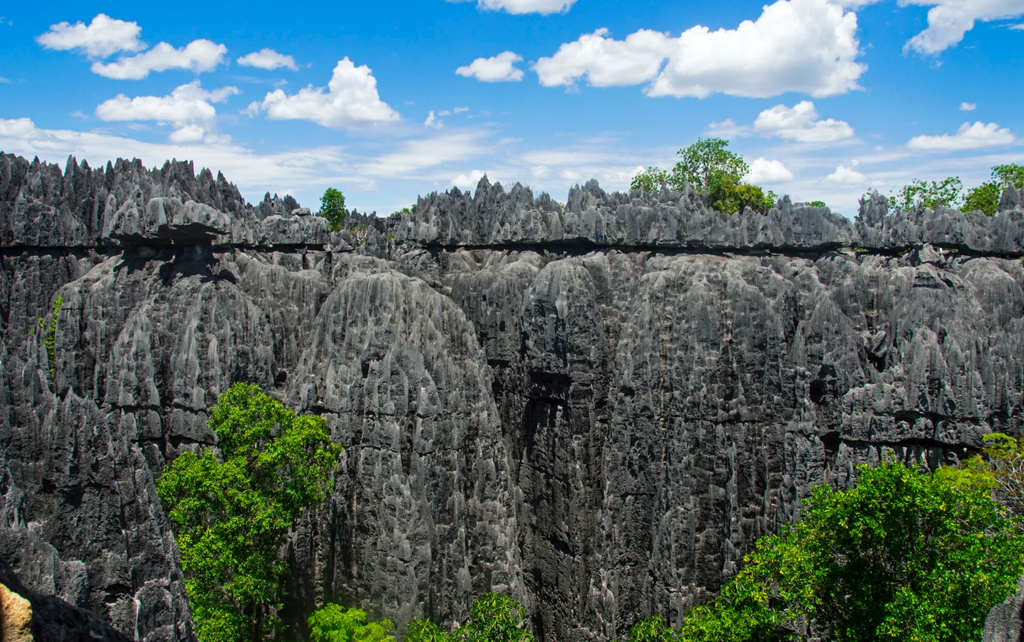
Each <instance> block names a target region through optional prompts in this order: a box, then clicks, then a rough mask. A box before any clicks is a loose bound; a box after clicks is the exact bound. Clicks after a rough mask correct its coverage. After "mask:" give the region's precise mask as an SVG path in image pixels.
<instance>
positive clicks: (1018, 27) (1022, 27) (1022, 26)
mask: <svg viewBox="0 0 1024 642" xmlns="http://www.w3.org/2000/svg"><path fill="white" fill-rule="evenodd" d="M1010 29H1013V30H1015V31H1022V30H1024V23H1021V24H1017V25H1010Z"/></svg>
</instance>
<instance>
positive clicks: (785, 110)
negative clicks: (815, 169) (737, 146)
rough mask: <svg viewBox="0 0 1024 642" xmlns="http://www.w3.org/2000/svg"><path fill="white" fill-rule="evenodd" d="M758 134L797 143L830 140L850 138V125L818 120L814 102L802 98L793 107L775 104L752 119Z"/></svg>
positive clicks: (851, 134) (826, 141) (851, 130)
mask: <svg viewBox="0 0 1024 642" xmlns="http://www.w3.org/2000/svg"><path fill="white" fill-rule="evenodd" d="M754 129H756V130H757V131H758V133H760V134H761V135H762V136H765V137H772V136H778V137H779V138H783V139H785V140H795V141H797V142H799V143H834V142H836V141H840V140H846V139H848V138H853V128H852V127H850V125H849V124H848V123H847V122H845V121H842V120H834V119H832V118H829V119H827V120H820V119H819V118H818V112H817V110H816V109H815V108H814V103H812V102H811V101H809V100H805V101H802V102H799V103H797V104H796V105H794V106H793V107H786V106H785V105H776V106H774V107H772V108H771V109H766V110H764V111H763V112H761V113H760V115H758V117H757V120H755V121H754Z"/></svg>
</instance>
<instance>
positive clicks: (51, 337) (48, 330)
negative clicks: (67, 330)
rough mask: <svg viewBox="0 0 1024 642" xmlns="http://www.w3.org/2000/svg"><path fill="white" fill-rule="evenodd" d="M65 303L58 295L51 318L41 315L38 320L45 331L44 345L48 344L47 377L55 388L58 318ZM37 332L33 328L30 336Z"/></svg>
mask: <svg viewBox="0 0 1024 642" xmlns="http://www.w3.org/2000/svg"><path fill="white" fill-rule="evenodd" d="M62 305H64V299H63V298H62V297H57V299H56V300H55V301H54V302H53V312H52V313H51V315H50V320H49V321H47V320H46V319H44V318H43V317H39V319H38V320H37V321H36V323H37V325H38V326H39V330H40V331H41V332H42V333H43V345H44V346H46V363H47V366H48V368H49V370H48V371H47V375H49V376H48V377H47V378H48V380H49V381H50V387H51V388H53V387H55V386H56V385H57V319H58V318H59V317H60V308H61V306H62ZM35 333H36V328H32V329H31V330H29V331H28V336H30V337H31V336H33V335H35Z"/></svg>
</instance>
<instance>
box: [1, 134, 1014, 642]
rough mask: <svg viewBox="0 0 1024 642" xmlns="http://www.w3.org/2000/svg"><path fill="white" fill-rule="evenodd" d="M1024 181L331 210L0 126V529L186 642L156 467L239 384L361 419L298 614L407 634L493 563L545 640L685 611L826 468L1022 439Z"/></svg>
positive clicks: (36, 556)
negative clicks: (324, 609) (962, 192)
mask: <svg viewBox="0 0 1024 642" xmlns="http://www.w3.org/2000/svg"><path fill="white" fill-rule="evenodd" d="M1019 203H1020V197H1019V195H1017V194H1016V193H1013V194H1009V193H1008V194H1007V195H1004V198H1003V199H1002V201H1001V210H1002V211H1000V212H999V213H998V214H997V215H996V216H994V217H991V218H988V217H984V216H980V215H977V214H969V215H964V214H962V213H960V212H955V211H952V210H940V211H937V212H932V211H915V212H909V213H889V212H888V211H887V210H886V207H885V201H884V199H881V198H871V197H869V198H867V199H866V200H865V202H864V205H863V207H862V210H861V213H860V216H859V217H858V219H857V220H856V221H850V220H848V219H845V218H843V217H841V216H838V215H835V214H832V213H831V212H829V211H828V210H827V208H818V207H808V206H805V205H803V204H799V203H792V202H790V201H789V199H782V200H781V201H780V202H779V203H778V206H777V207H776V208H774V209H772V210H770V211H769V212H768V213H766V214H759V213H757V212H753V211H751V210H747V211H745V212H742V213H733V214H722V213H719V212H716V211H713V210H709V209H708V208H707V206H706V205H705V202H704V200H703V199H702V197H701V196H700V195H698V194H695V193H694V192H692V191H691V190H687V191H684V192H670V191H663V192H660V193H658V194H650V195H648V194H641V193H638V192H634V193H632V194H620V193H612V194H608V193H605V192H604V191H602V190H601V189H600V187H598V186H597V184H596V183H593V182H592V183H588V184H586V185H584V186H582V187H578V188H575V189H573V190H572V191H571V192H570V194H569V197H568V199H567V203H566V206H565V207H564V208H563V207H561V206H560V205H559V204H558V203H555V202H554V201H553V200H551V199H550V198H549V197H548V196H547V195H541V196H539V197H537V198H534V196H533V194H532V193H531V192H530V190H529V189H527V188H524V187H522V186H516V187H514V188H513V189H512V190H510V191H507V192H506V191H505V190H504V189H503V188H501V186H500V185H491V184H489V183H487V182H486V181H483V182H481V184H480V185H479V187H478V189H477V190H476V193H475V194H474V195H470V194H468V193H462V192H460V191H458V190H452V191H451V192H449V193H446V194H439V195H432V196H430V197H429V198H426V199H420V202H419V203H418V207H417V212H416V214H407V215H404V216H402V217H396V218H388V219H374V218H364V217H361V216H353V217H351V218H352V219H353V223H352V224H353V226H354V227H353V228H352V229H351V230H347V231H343V232H335V233H329V232H328V230H327V228H326V226H325V224H324V221H323V219H321V218H319V217H315V216H310V215H309V214H308V211H307V210H304V209H302V208H300V207H299V205H298V203H296V202H295V201H294V200H293V199H291V198H290V197H285V198H283V199H282V198H277V197H271V196H269V195H268V196H267V197H265V198H264V199H263V200H262V202H261V203H259V204H258V205H255V206H253V205H248V204H246V203H245V202H244V201H243V199H242V198H241V196H240V195H239V194H238V191H237V189H235V188H234V186H232V185H231V184H230V183H228V182H227V180H226V179H224V177H223V176H218V177H217V178H214V176H213V174H212V173H211V172H209V171H206V170H204V171H202V172H200V173H199V175H198V176H197V175H195V173H194V170H193V168H192V166H191V165H190V164H186V163H174V164H171V163H169V164H167V165H166V166H165V167H163V168H159V169H155V170H148V169H146V168H144V167H142V166H141V164H140V163H138V162H128V161H118V162H117V163H116V164H110V165H108V166H107V167H105V168H102V169H91V168H89V167H88V166H86V165H84V164H77V163H75V162H74V160H73V159H72V160H69V162H68V164H67V166H66V168H64V169H63V170H62V169H61V168H60V167H57V166H53V165H46V164H43V163H30V162H28V161H26V160H24V159H21V158H19V157H13V156H8V155H3V154H0V256H2V261H3V262H2V269H0V323H2V325H0V328H2V340H0V366H2V367H0V556H2V557H3V559H4V560H6V562H7V563H9V564H10V565H11V567H12V571H13V572H15V573H17V576H18V577H19V578H20V580H21V582H23V583H24V584H25V586H26V587H27V589H26V590H32V591H35V592H37V593H39V594H41V595H43V594H45V595H51V596H56V597H57V598H59V599H61V600H63V601H64V602H67V603H69V604H70V605H72V606H73V607H76V608H80V609H86V610H88V611H91V612H93V613H95V614H96V615H97V616H98V617H100V618H101V619H102V620H103V621H105V622H107V623H108V624H109V625H111V626H112V627H114V628H115V629H116V630H118V631H120V632H121V633H122V634H123V635H125V636H127V637H129V638H132V639H137V640H145V641H147V642H148V641H153V642H157V641H164V640H166V641H172V640H190V639H193V637H194V634H193V628H192V624H191V620H190V616H189V611H188V604H187V599H186V597H185V593H184V581H183V577H182V574H181V569H180V562H179V558H178V553H177V550H176V548H175V545H174V543H173V535H172V533H171V530H170V524H169V522H168V520H167V518H166V515H165V514H164V511H163V509H162V507H161V506H160V503H159V501H158V499H157V497H156V494H155V491H154V480H155V479H157V478H158V477H159V475H160V472H161V471H162V469H163V467H164V466H166V465H167V464H168V462H170V461H172V460H173V459H174V458H175V457H176V456H178V455H179V454H181V453H182V452H185V451H190V450H191V451H196V450H200V449H203V448H206V447H209V446H215V444H216V439H215V437H214V435H213V434H212V433H211V432H210V431H209V430H208V429H207V427H206V418H207V414H208V410H209V407H210V406H211V405H212V404H214V403H216V400H217V396H218V395H219V394H220V393H221V392H223V391H224V390H226V389H227V388H228V387H229V386H230V385H231V384H232V383H234V382H236V381H248V382H252V383H256V384H259V385H260V386H262V387H263V388H264V390H267V391H268V392H270V393H271V394H273V395H275V396H277V397H278V398H280V399H282V400H283V401H284V402H285V403H286V404H287V405H288V406H289V407H291V408H293V409H295V410H297V411H300V412H315V413H318V414H322V415H323V416H324V417H325V418H326V419H327V422H328V425H329V426H330V429H331V434H332V437H333V438H334V439H335V440H336V441H337V442H338V443H341V444H342V445H343V446H344V448H345V451H344V454H343V455H342V459H341V464H340V466H339V468H338V470H337V472H336V475H335V480H334V481H335V485H334V490H333V491H332V493H331V495H330V497H329V499H328V501H327V502H326V503H325V504H324V505H322V506H320V507H318V508H317V509H315V510H311V511H309V512H308V513H307V514H305V515H304V516H303V517H302V518H301V519H300V520H299V522H298V523H297V524H296V525H295V528H294V530H293V533H292V534H291V536H290V539H289V544H288V546H287V550H285V551H284V553H285V554H286V555H287V556H288V560H289V563H290V566H291V570H292V577H291V580H290V597H289V599H288V602H287V603H286V605H285V609H284V611H283V612H282V616H283V617H284V618H285V620H286V621H287V622H288V623H289V624H290V625H292V626H293V628H292V629H291V634H292V635H295V636H298V635H299V629H298V628H297V627H296V625H297V623H299V622H301V620H302V617H303V616H304V615H305V614H306V613H307V612H308V611H309V610H310V609H311V608H312V607H313V605H314V604H317V603H322V601H332V600H333V601H340V602H342V603H344V604H348V605H354V606H361V607H363V608H365V609H367V610H368V611H369V612H370V613H371V615H372V616H374V617H388V618H391V619H392V620H394V621H395V622H396V624H397V625H398V628H399V631H400V632H404V627H405V626H406V624H407V623H408V621H409V620H410V619H411V618H415V617H423V616H430V617H432V618H434V619H435V620H436V621H438V622H440V623H443V624H450V623H452V622H455V621H459V620H461V619H463V618H465V616H466V615H467V613H468V607H469V605H470V603H471V601H472V599H474V598H475V597H477V596H479V595H481V594H482V593H484V592H487V591H499V592H508V593H511V594H512V595H514V596H515V597H517V598H518V599H520V600H521V601H522V602H524V603H525V604H526V605H527V607H528V609H529V611H530V614H531V623H532V626H533V630H534V631H535V633H536V634H537V635H538V637H540V638H541V639H542V640H545V641H552V640H558V641H573V642H576V641H583V640H604V639H609V638H612V637H616V636H621V635H622V634H623V633H624V632H625V631H626V630H627V628H628V627H629V626H630V625H631V624H632V623H633V622H634V621H635V620H636V619H638V618H640V617H644V616H647V615H649V614H653V613H660V614H662V615H664V616H666V617H667V618H668V619H669V620H670V621H671V622H673V623H678V622H680V621H681V619H682V617H683V615H684V614H685V612H686V610H687V609H688V608H689V607H690V606H692V605H693V604H696V603H700V602H703V601H706V600H707V599H709V598H710V597H712V596H713V595H714V594H715V593H716V592H717V591H718V590H719V588H720V587H721V585H722V583H723V582H724V581H725V580H726V579H728V578H729V577H730V576H731V575H732V574H734V573H735V572H736V571H737V569H738V568H739V565H740V564H741V563H742V557H743V555H744V554H745V553H746V552H747V551H749V550H750V549H751V547H752V545H753V543H754V541H755V540H756V539H757V538H758V537H759V536H761V535H764V534H766V533H771V532H774V531H775V530H777V529H778V527H779V525H780V524H782V523H784V522H787V521H789V520H792V519H793V518H795V517H797V516H798V515H799V511H800V506H801V500H802V499H803V498H804V497H806V496H807V495H808V494H809V492H810V489H811V488H812V486H813V485H815V484H820V483H829V484H833V485H835V486H838V487H847V486H849V485H850V484H852V483H853V482H854V481H855V479H856V475H857V470H856V466H857V465H858V464H861V463H875V462H878V461H879V460H881V458H882V457H885V456H894V457H896V458H899V459H902V460H904V461H907V462H913V463H917V464H919V465H926V466H936V465H938V464H939V463H941V462H944V461H950V460H953V459H955V458H958V457H963V456H964V455H965V454H968V453H970V452H972V451H974V450H976V449H977V448H978V447H979V446H980V445H981V443H982V437H983V436H984V435H985V434H987V433H989V432H991V431H996V430H998V431H1003V432H1009V433H1011V434H1014V435H1020V434H1022V426H1021V420H1022V409H1021V394H1022V391H1024V363H1022V361H1024V345H1022V341H1024V327H1022V324H1024V289H1022V288H1024V268H1022V263H1021V256H1024V212H1022V211H1021V209H1020V205H1019ZM356 226H357V227H356ZM57 297H60V299H61V307H60V310H59V313H58V314H57V325H56V328H57V329H56V331H55V332H54V333H53V339H54V342H53V349H52V351H51V350H49V349H48V348H47V344H46V339H47V334H48V328H47V327H41V326H40V325H39V321H38V320H39V319H40V318H43V319H44V324H43V325H44V326H47V324H48V323H49V320H50V319H51V318H52V316H53V314H52V313H53V309H54V308H53V303H54V301H55V300H56V299H57Z"/></svg>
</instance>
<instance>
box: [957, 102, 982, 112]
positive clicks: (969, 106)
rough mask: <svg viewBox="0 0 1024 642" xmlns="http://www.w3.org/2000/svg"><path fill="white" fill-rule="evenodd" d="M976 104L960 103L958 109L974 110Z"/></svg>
mask: <svg viewBox="0 0 1024 642" xmlns="http://www.w3.org/2000/svg"><path fill="white" fill-rule="evenodd" d="M977 108H978V106H977V105H976V104H974V103H960V111H974V110H975V109H977Z"/></svg>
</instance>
